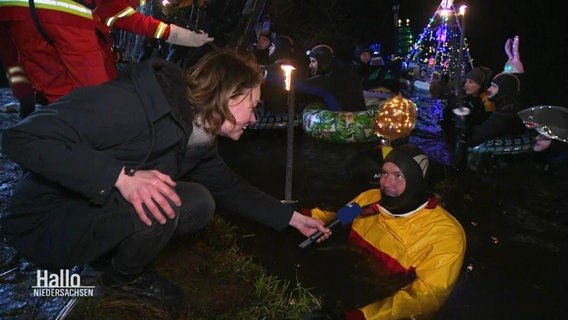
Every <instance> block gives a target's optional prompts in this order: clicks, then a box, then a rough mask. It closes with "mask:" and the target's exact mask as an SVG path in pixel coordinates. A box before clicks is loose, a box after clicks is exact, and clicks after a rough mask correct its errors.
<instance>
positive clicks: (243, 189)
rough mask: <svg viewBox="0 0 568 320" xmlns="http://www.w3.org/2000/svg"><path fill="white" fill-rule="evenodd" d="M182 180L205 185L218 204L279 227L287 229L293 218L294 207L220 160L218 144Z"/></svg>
mask: <svg viewBox="0 0 568 320" xmlns="http://www.w3.org/2000/svg"><path fill="white" fill-rule="evenodd" d="M183 180H188V181H191V182H197V183H200V184H202V185H204V186H205V187H206V188H207V189H208V190H209V191H210V192H211V193H212V194H213V197H214V199H215V201H216V202H217V204H219V205H221V206H223V207H225V208H226V209H229V210H231V211H233V212H236V213H238V214H240V215H243V216H245V217H247V218H250V219H252V220H254V221H257V222H259V223H262V224H264V225H266V226H269V227H271V228H274V229H276V230H282V229H284V228H286V227H287V226H288V223H289V222H290V219H292V214H293V212H294V210H293V208H292V207H290V206H288V205H285V204H282V203H281V202H280V200H278V199H276V198H274V197H272V196H270V195H268V194H266V193H265V192H263V191H261V190H259V189H258V188H256V187H254V186H252V185H250V184H249V183H248V182H246V181H244V180H243V179H241V178H240V177H239V176H237V174H236V173H234V172H233V171H232V170H231V169H230V168H229V167H228V166H227V165H226V164H225V162H224V161H223V159H221V157H220V156H219V154H218V152H217V147H216V146H215V147H211V149H210V150H209V151H208V152H207V153H205V154H204V155H203V156H202V157H201V159H200V163H199V164H198V165H197V166H196V167H195V168H193V169H192V170H191V172H190V173H189V175H187V176H186V177H184V178H183Z"/></svg>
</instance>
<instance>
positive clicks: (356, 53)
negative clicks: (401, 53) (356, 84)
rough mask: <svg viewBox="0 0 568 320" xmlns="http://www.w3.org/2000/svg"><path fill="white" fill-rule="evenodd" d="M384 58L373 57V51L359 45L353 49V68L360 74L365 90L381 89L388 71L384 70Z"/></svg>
mask: <svg viewBox="0 0 568 320" xmlns="http://www.w3.org/2000/svg"><path fill="white" fill-rule="evenodd" d="M383 66H384V61H383V59H382V57H380V56H377V57H373V50H371V48H369V47H368V46H365V45H363V44H359V45H357V46H355V49H353V59H352V60H351V68H353V70H355V71H356V72H357V74H359V78H360V79H361V87H362V88H363V90H369V89H375V88H379V87H380V86H381V84H382V81H381V79H382V78H383V77H384V76H385V72H386V69H385V68H382V67H383Z"/></svg>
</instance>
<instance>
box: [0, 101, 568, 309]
mask: <svg viewBox="0 0 568 320" xmlns="http://www.w3.org/2000/svg"><path fill="white" fill-rule="evenodd" d="M0 94H2V96H1V99H2V100H0V101H1V102H2V103H0V106H2V105H3V104H4V103H6V102H8V101H10V99H11V97H10V96H9V95H8V93H7V92H6V91H5V90H0ZM413 99H414V100H415V101H416V102H417V103H418V106H419V116H418V123H417V127H416V129H415V130H414V131H413V134H412V136H411V139H410V141H411V142H412V143H415V144H417V145H419V146H421V147H422V148H423V149H424V150H425V151H426V153H427V154H428V155H429V156H430V157H431V158H432V159H433V160H434V161H435V168H436V170H435V173H436V177H435V180H434V181H435V184H434V185H433V190H434V191H435V192H436V193H437V194H438V195H439V196H440V198H441V200H442V203H443V204H444V206H445V207H446V208H447V209H448V211H449V212H450V213H452V214H453V215H454V216H455V217H456V218H457V219H458V220H459V221H460V222H461V224H462V226H463V227H464V229H465V231H466V234H467V241H468V243H467V252H466V257H465V261H464V265H463V267H462V274H461V276H460V279H459V281H458V283H457V284H456V287H455V289H454V292H453V294H452V296H451V297H450V299H449V301H448V303H447V304H446V305H445V306H444V308H443V309H442V310H441V313H440V315H439V318H440V319H563V318H566V314H567V311H568V307H567V304H566V303H564V299H563V297H564V292H565V290H566V288H567V284H568V281H567V280H566V276H565V270H567V267H568V263H567V260H568V259H566V256H567V255H566V253H567V242H566V238H567V235H568V223H567V222H568V218H567V216H566V214H567V213H568V197H566V187H565V177H566V175H565V176H564V178H563V177H562V176H561V175H560V174H559V173H558V172H555V173H553V174H550V173H546V172H543V171H542V170H541V169H540V167H539V165H538V164H537V163H535V161H534V160H533V157H532V156H531V155H528V154H525V155H519V156H516V157H514V158H503V159H494V161H491V162H490V163H488V165H487V166H486V167H484V168H481V169H480V170H478V171H476V172H471V171H467V172H464V173H458V172H456V171H455V170H453V169H452V168H451V167H450V166H449V163H450V156H449V152H448V148H447V146H446V145H445V142H444V138H443V135H442V132H441V130H440V127H439V126H438V120H439V119H440V117H441V113H442V105H441V104H440V103H439V101H431V100H429V99H428V98H427V97H420V96H416V97H413ZM0 119H1V123H0V124H1V128H5V127H6V126H7V125H9V124H12V123H15V121H17V114H16V113H5V112H0ZM373 147H374V143H368V144H333V143H328V142H324V141H321V140H317V139H313V138H311V137H310V136H308V135H307V134H306V133H304V132H303V131H302V130H301V129H300V128H296V130H295V145H294V172H293V173H294V174H293V178H294V179H293V188H292V191H293V198H294V199H295V200H298V203H297V205H296V206H297V207H306V208H309V207H313V206H320V207H324V208H329V209H336V208H339V207H341V206H342V205H344V204H345V203H347V202H348V201H349V200H351V199H352V198H353V197H354V196H355V195H356V194H358V193H359V192H360V191H361V190H362V189H363V186H361V185H359V184H357V183H354V182H352V181H350V180H349V179H347V178H346V177H345V176H344V175H343V172H344V169H345V166H346V164H347V163H348V161H349V159H350V157H351V156H352V155H354V154H355V153H357V152H360V151H362V150H368V149H369V148H373ZM220 152H221V154H222V155H223V157H224V158H225V160H226V162H227V163H228V164H229V165H230V166H231V167H232V168H233V169H234V170H235V171H236V172H238V173H239V174H240V175H241V176H242V177H244V178H245V179H247V180H248V181H249V182H251V183H252V184H254V185H256V186H258V187H260V188H261V189H263V190H265V191H267V192H268V193H270V194H273V195H274V196H276V197H278V198H283V196H284V185H285V158H286V131H285V130H280V131H270V130H258V131H252V130H248V131H247V132H245V134H244V136H243V137H242V139H241V140H240V141H238V142H233V141H229V140H226V139H222V140H220ZM0 166H1V167H2V170H1V171H0V210H1V211H0V212H2V211H3V210H4V209H5V206H6V202H7V200H8V199H9V197H10V195H11V193H12V190H13V188H14V184H15V182H16V181H17V179H18V178H19V176H20V174H21V171H20V169H19V168H18V167H17V166H16V165H14V164H13V163H12V162H10V161H8V160H7V159H6V158H5V157H3V156H2V155H1V154H0ZM0 214H1V213H0ZM233 221H235V222H236V223H237V224H238V226H239V230H241V231H242V234H243V238H242V240H241V241H240V242H241V245H242V246H243V248H244V250H245V251H248V252H251V253H253V254H254V255H255V257H256V259H257V260H258V261H259V262H261V263H262V265H264V266H265V267H266V269H267V270H268V271H269V272H271V273H273V274H275V275H278V276H281V277H282V278H285V279H289V280H291V281H292V282H293V283H296V281H298V282H299V283H301V284H302V285H303V286H305V287H310V288H313V291H314V292H315V293H317V294H320V295H322V296H323V297H324V300H325V302H326V306H329V308H345V309H349V308H351V307H354V306H357V305H360V304H363V303H367V302H370V300H372V299H375V298H380V297H384V296H386V295H388V294H390V293H391V292H392V291H393V290H396V288H397V287H398V286H400V285H402V284H403V283H404V279H380V280H378V279H373V278H372V277H370V275H372V272H373V271H372V270H370V269H369V268H368V266H367V265H365V264H360V262H361V261H362V260H361V257H359V256H356V255H355V254H354V253H353V252H351V251H350V250H348V249H347V248H346V247H345V240H346V236H347V232H346V230H343V229H341V228H336V229H334V235H333V237H332V239H330V240H329V241H328V242H326V243H325V244H324V245H312V246H310V247H308V248H306V249H303V250H302V249H299V248H298V244H299V243H300V242H301V241H302V240H304V238H303V237H302V236H301V235H300V234H299V233H297V232H296V231H295V230H285V231H284V232H276V231H273V230H270V229H267V228H265V227H262V226H259V225H257V224H255V223H251V222H248V221H243V220H241V219H239V218H238V217H234V218H233ZM355 263H358V264H355ZM4 272H7V273H5V274H4ZM34 279H35V277H34V268H33V267H32V266H31V265H29V264H28V263H26V262H25V261H24V260H23V259H21V258H19V257H18V256H17V255H16V254H15V252H13V250H12V249H11V248H9V247H8V246H6V245H5V244H4V243H3V242H0V319H52V318H55V317H56V315H57V314H58V313H59V312H60V311H61V309H62V307H63V306H64V305H65V303H66V302H67V301H66V300H61V299H59V300H58V299H45V298H33V297H31V295H30V292H29V287H30V286H31V285H33V284H32V281H34Z"/></svg>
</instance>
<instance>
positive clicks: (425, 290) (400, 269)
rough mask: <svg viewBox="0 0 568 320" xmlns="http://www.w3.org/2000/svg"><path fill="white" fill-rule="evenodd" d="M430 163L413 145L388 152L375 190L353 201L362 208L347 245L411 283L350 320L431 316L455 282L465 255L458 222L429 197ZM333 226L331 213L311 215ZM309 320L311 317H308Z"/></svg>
mask: <svg viewBox="0 0 568 320" xmlns="http://www.w3.org/2000/svg"><path fill="white" fill-rule="evenodd" d="M429 175H430V162H429V159H428V157H427V156H426V155H425V154H424V152H423V151H422V150H421V149H420V148H418V147H416V146H415V145H412V144H404V145H401V146H398V147H395V148H393V149H392V151H391V152H390V153H388V154H387V156H386V157H385V159H384V163H383V165H382V170H381V172H380V181H379V185H380V187H379V189H371V190H368V191H365V192H363V193H361V194H360V195H358V196H357V197H356V198H355V199H353V201H352V203H357V204H359V205H360V206H361V207H362V208H363V209H362V212H361V214H360V215H359V216H358V217H356V218H355V220H354V221H353V224H352V226H351V230H350V234H349V242H350V244H352V245H353V246H355V247H356V248H359V249H361V250H362V251H364V252H365V253H366V254H367V255H369V256H370V257H372V258H374V259H373V260H374V261H375V263H377V264H381V265H382V266H383V267H384V268H385V269H386V270H387V271H388V272H389V273H390V275H391V276H392V277H409V278H410V279H413V280H411V281H410V284H409V285H407V286H405V287H403V288H400V289H399V290H398V291H396V292H394V293H393V294H392V295H391V296H389V297H386V298H384V299H381V300H378V301H375V302H373V303H370V304H368V305H365V306H363V307H361V308H359V309H357V310H354V311H349V312H347V313H346V316H345V318H346V319H348V320H364V319H368V320H375V319H377V320H378V319H381V320H382V319H417V318H424V317H428V316H432V315H433V314H435V313H436V311H437V310H439V308H440V307H441V306H442V305H443V304H444V302H445V301H446V299H447V298H448V296H449V295H450V293H451V292H452V289H453V287H454V285H455V283H456V280H457V279H458V276H459V274H460V270H461V266H462V263H463V260H464V255H465V250H466V236H465V232H464V230H463V228H462V226H461V225H460V223H459V222H458V221H457V220H456V219H455V218H454V217H453V216H452V215H451V214H450V213H448V212H447V211H446V210H445V209H444V208H442V207H441V206H440V205H439V204H438V202H437V199H436V198H435V197H434V196H432V195H430V194H429V193H428V192H427V186H428V179H429ZM309 214H310V215H311V216H312V217H314V218H319V219H323V220H325V221H332V220H333V219H334V218H335V213H334V212H330V211H324V210H321V209H319V208H313V209H311V210H309ZM312 318H313V317H312Z"/></svg>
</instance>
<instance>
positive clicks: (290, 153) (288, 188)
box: [282, 65, 296, 203]
mask: <svg viewBox="0 0 568 320" xmlns="http://www.w3.org/2000/svg"><path fill="white" fill-rule="evenodd" d="M282 69H284V71H285V72H286V89H287V90H288V123H287V124H288V127H287V130H288V136H287V145H286V185H285V187H284V200H283V201H282V202H284V203H295V202H296V201H294V200H292V173H293V168H294V114H295V111H294V109H295V107H294V100H295V90H294V83H293V78H294V77H292V71H293V70H294V67H292V66H287V65H284V66H282Z"/></svg>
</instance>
